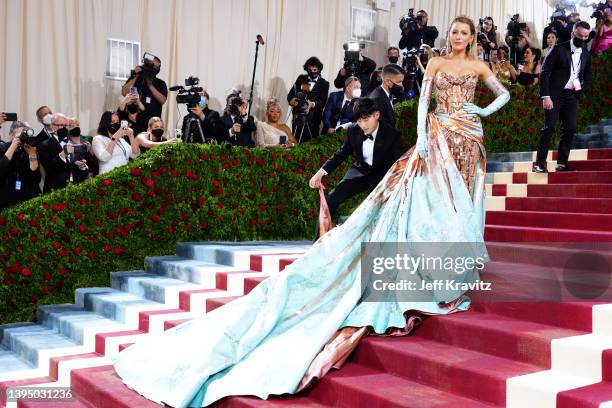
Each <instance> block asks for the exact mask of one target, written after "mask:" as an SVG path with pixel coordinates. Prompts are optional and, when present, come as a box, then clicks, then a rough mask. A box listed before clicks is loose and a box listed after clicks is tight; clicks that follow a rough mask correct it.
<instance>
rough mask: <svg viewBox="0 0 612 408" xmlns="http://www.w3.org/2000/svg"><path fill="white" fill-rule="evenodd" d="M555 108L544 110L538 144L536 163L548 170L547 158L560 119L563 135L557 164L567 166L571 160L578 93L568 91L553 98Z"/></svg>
mask: <svg viewBox="0 0 612 408" xmlns="http://www.w3.org/2000/svg"><path fill="white" fill-rule="evenodd" d="M552 101H553V108H552V109H551V110H547V109H545V110H544V128H542V130H541V131H540V141H539V142H538V156H537V159H536V163H537V164H538V165H539V166H540V167H543V168H546V157H547V156H548V149H549V147H550V140H551V139H552V135H553V132H554V130H555V126H557V122H558V121H559V119H560V120H561V128H562V131H563V133H562V135H561V140H560V141H559V147H558V149H557V150H558V151H559V157H558V158H557V164H563V165H566V164H567V160H568V159H569V154H570V150H571V147H572V141H573V139H574V133H575V132H576V107H577V105H578V98H577V97H576V92H575V91H571V90H569V89H566V90H564V91H563V93H562V94H561V95H560V96H558V97H555V98H553V100H552Z"/></svg>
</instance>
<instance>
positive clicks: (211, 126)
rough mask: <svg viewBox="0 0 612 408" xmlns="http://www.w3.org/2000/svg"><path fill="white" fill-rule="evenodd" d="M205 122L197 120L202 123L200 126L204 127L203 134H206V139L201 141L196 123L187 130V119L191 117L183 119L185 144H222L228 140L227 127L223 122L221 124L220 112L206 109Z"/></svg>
mask: <svg viewBox="0 0 612 408" xmlns="http://www.w3.org/2000/svg"><path fill="white" fill-rule="evenodd" d="M203 112H204V120H199V118H197V117H196V120H198V121H199V122H200V126H201V127H202V133H204V139H206V140H200V135H199V134H198V130H197V125H196V124H195V122H192V123H193V124H192V126H191V128H190V129H187V119H188V118H189V116H185V118H184V119H183V126H182V129H183V141H184V142H194V143H204V142H208V141H211V140H214V141H216V142H217V143H221V142H222V141H223V140H225V139H226V137H225V136H224V135H225V127H224V125H223V122H221V118H220V117H219V112H217V111H214V110H212V109H209V108H208V107H206V108H204V110H203Z"/></svg>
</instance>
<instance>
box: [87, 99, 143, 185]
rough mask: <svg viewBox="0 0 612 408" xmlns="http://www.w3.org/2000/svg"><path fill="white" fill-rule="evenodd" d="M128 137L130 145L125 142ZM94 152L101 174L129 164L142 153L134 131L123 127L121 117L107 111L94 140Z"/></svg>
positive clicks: (101, 119) (103, 115)
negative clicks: (135, 139)
mask: <svg viewBox="0 0 612 408" xmlns="http://www.w3.org/2000/svg"><path fill="white" fill-rule="evenodd" d="M125 136H127V137H128V139H129V141H130V142H129V143H128V142H126V141H125V139H124V137H125ZM92 145H93V151H94V155H95V156H96V158H97V159H98V163H99V164H100V171H99V173H100V174H104V173H108V172H109V171H111V170H113V169H115V168H117V167H120V166H123V165H125V164H128V162H129V160H130V158H132V159H134V158H136V157H137V156H138V154H139V153H140V149H139V148H138V145H137V144H136V142H135V141H134V131H133V130H132V129H131V128H130V127H128V126H126V127H124V128H122V127H121V123H120V121H119V115H117V113H115V112H110V111H106V112H104V113H103V114H102V117H101V118H100V124H99V125H98V134H97V135H96V136H95V137H94V138H93V143H92Z"/></svg>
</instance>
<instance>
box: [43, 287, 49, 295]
mask: <svg viewBox="0 0 612 408" xmlns="http://www.w3.org/2000/svg"><path fill="white" fill-rule="evenodd" d="M42 291H43V293H44V294H47V293H49V286H47V285H45V286H43V287H42Z"/></svg>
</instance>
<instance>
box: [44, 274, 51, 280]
mask: <svg viewBox="0 0 612 408" xmlns="http://www.w3.org/2000/svg"><path fill="white" fill-rule="evenodd" d="M43 279H44V280H46V281H50V280H51V274H50V273H49V272H46V273H45V274H44V275H43Z"/></svg>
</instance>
